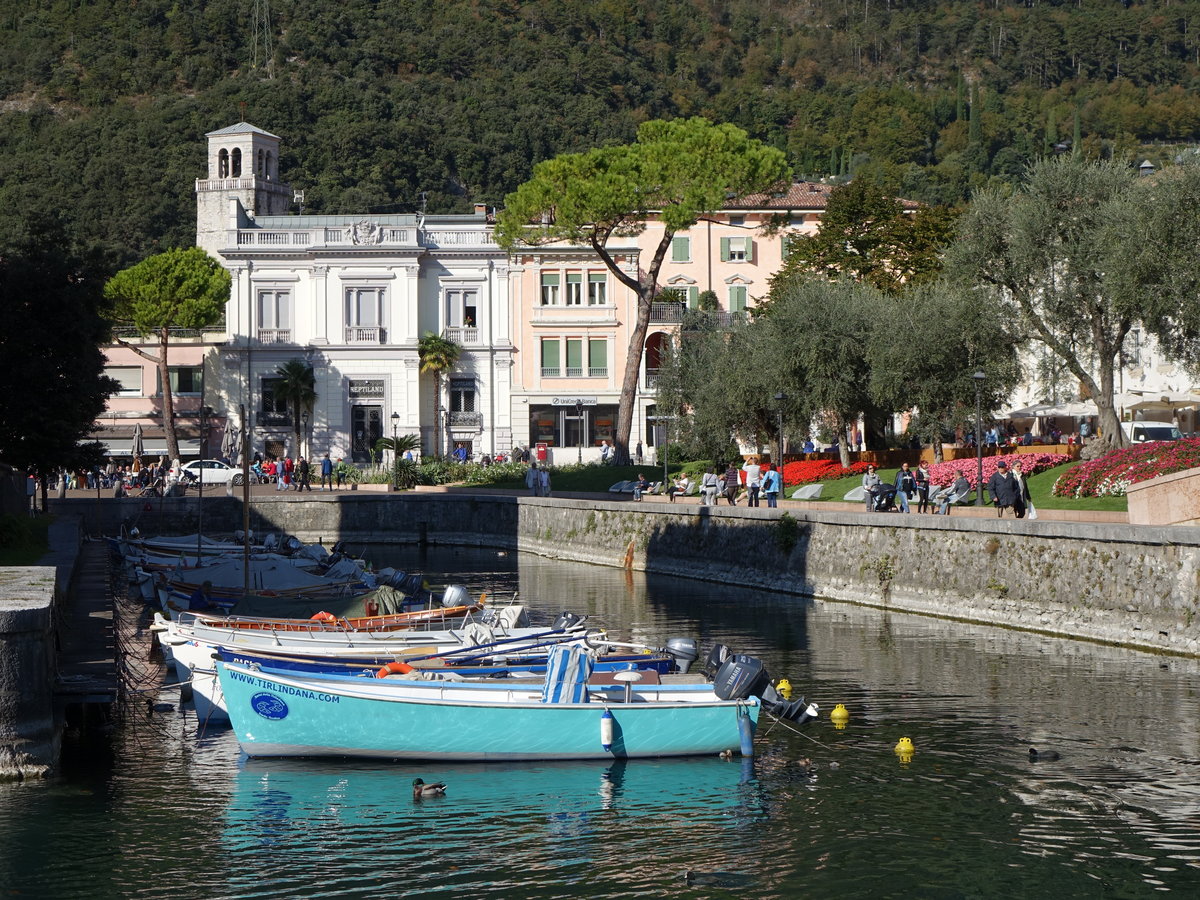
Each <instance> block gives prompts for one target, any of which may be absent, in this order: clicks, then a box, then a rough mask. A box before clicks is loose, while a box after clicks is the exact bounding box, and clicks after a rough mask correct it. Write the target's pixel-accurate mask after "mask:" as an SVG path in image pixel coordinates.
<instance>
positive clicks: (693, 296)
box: [687, 284, 700, 309]
mask: <svg viewBox="0 0 1200 900" xmlns="http://www.w3.org/2000/svg"><path fill="white" fill-rule="evenodd" d="M687 304H688V309H695V308H696V307H697V306H699V305H700V288H698V287H696V286H695V285H694V284H693V285H692V286H691V287H689V288H688V289H687Z"/></svg>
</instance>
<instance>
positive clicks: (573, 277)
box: [554, 272, 583, 284]
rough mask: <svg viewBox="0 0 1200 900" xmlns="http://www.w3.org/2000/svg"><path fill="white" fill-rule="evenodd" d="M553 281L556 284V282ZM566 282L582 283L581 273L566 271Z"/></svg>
mask: <svg viewBox="0 0 1200 900" xmlns="http://www.w3.org/2000/svg"><path fill="white" fill-rule="evenodd" d="M554 277H555V278H557V277H558V276H557V275H556V276H554ZM555 283H556V284H557V282H555ZM567 284H583V275H581V274H580V273H579V272H568V273H567Z"/></svg>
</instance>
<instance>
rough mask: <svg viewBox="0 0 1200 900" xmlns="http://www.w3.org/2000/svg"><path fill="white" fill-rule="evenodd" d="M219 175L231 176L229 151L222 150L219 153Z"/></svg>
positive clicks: (223, 176)
mask: <svg viewBox="0 0 1200 900" xmlns="http://www.w3.org/2000/svg"><path fill="white" fill-rule="evenodd" d="M217 177H218V178H228V177H229V151H228V150H222V151H221V152H220V153H218V154H217Z"/></svg>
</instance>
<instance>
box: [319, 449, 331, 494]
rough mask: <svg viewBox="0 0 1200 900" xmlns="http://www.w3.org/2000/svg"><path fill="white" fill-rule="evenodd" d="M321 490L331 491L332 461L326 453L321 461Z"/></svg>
mask: <svg viewBox="0 0 1200 900" xmlns="http://www.w3.org/2000/svg"><path fill="white" fill-rule="evenodd" d="M321 490H323V491H332V490H333V460H331V459H330V458H329V454H328V453H326V454H325V458H324V459H322V460H321Z"/></svg>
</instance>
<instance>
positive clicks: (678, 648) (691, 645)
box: [666, 637, 700, 675]
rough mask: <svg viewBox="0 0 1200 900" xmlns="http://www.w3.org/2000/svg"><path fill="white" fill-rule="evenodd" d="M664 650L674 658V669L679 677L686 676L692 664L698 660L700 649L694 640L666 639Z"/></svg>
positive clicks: (684, 638) (683, 638)
mask: <svg viewBox="0 0 1200 900" xmlns="http://www.w3.org/2000/svg"><path fill="white" fill-rule="evenodd" d="M666 650H667V652H668V653H669V654H671V656H673V657H674V658H675V668H676V669H677V670H678V671H679V673H680V674H681V675H686V674H687V673H688V669H690V668H691V667H692V663H694V662H695V661H696V660H697V659H699V658H700V647H699V645H697V643H696V639H695V638H688V637H673V638H667V647H666Z"/></svg>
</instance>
